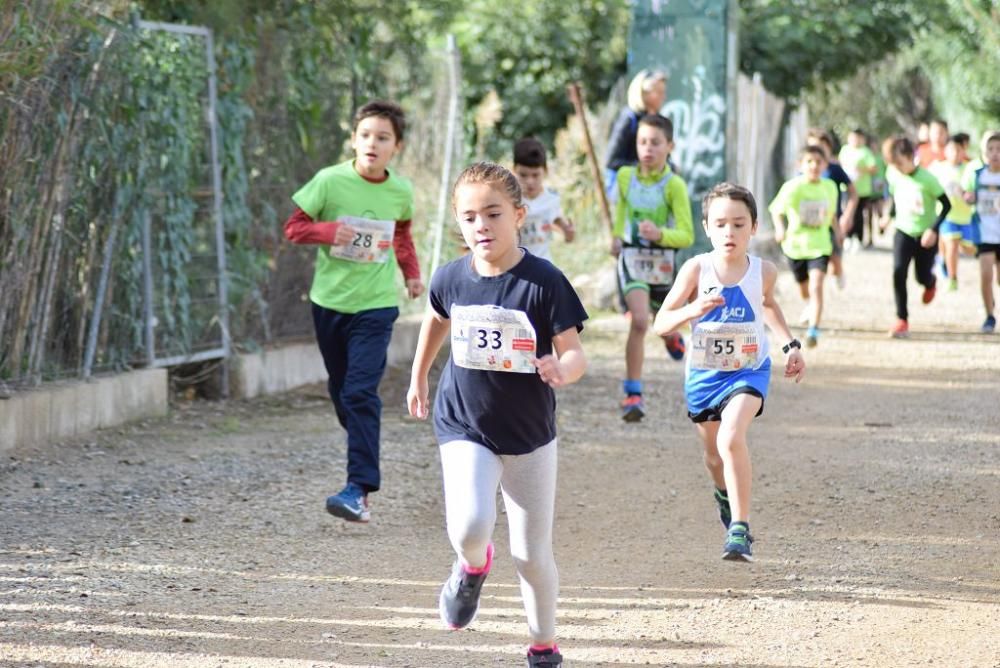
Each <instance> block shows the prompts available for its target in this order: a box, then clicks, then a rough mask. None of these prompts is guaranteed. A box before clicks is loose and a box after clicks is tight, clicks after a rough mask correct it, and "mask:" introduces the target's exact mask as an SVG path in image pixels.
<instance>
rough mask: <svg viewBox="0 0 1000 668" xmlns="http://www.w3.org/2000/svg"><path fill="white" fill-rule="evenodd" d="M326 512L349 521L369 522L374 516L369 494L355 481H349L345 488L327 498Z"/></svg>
mask: <svg viewBox="0 0 1000 668" xmlns="http://www.w3.org/2000/svg"><path fill="white" fill-rule="evenodd" d="M326 512H328V513H330V514H331V515H335V516H336V517H339V518H341V519H345V520H347V521H348V522H367V521H369V520H370V519H371V518H372V514H371V511H370V510H369V509H368V495H367V494H365V490H363V489H361V486H360V485H356V484H354V483H353V482H349V483H347V486H346V487H344V489H342V490H340V491H339V492H337V493H336V494H334V495H333V496H331V497H328V498H327V500H326Z"/></svg>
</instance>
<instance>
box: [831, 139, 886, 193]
mask: <svg viewBox="0 0 1000 668" xmlns="http://www.w3.org/2000/svg"><path fill="white" fill-rule="evenodd" d="M838 157H839V159H840V165H841V167H843V168H844V171H845V172H847V175H848V176H849V177H851V181H853V182H854V187H855V189H857V191H858V197H871V196H872V172H871V168H872V167H876V166H877V162H876V160H875V154H874V153H872V150H871V149H870V148H868V147H867V146H858V147H854V146H851V145H850V144H844V146H843V148H841V149H840V155H839V156H838Z"/></svg>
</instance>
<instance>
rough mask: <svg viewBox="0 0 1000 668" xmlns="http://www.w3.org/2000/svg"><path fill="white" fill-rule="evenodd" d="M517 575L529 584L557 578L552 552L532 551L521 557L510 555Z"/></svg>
mask: <svg viewBox="0 0 1000 668" xmlns="http://www.w3.org/2000/svg"><path fill="white" fill-rule="evenodd" d="M512 559H513V561H514V568H515V569H517V574H518V575H520V576H521V577H522V578H524V579H525V580H527V581H528V582H529V583H531V584H537V583H540V582H542V581H543V580H550V579H552V578H557V577H558V571H557V570H556V562H555V558H554V557H553V556H552V550H547V551H546V550H533V551H532V552H531V553H528V554H523V555H517V554H515V555H512Z"/></svg>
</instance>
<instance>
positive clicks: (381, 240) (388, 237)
mask: <svg viewBox="0 0 1000 668" xmlns="http://www.w3.org/2000/svg"><path fill="white" fill-rule="evenodd" d="M338 220H339V221H340V222H341V223H343V224H345V225H348V226H350V227H352V228H354V238H353V239H351V241H350V243H347V244H344V245H343V246H330V257H339V258H341V259H343V260H350V261H351V262H375V263H379V264H382V263H384V262H385V261H386V260H388V259H389V249H390V248H392V237H393V235H395V233H396V221H394V220H372V219H370V218H356V217H354V216H341V217H340V218H338Z"/></svg>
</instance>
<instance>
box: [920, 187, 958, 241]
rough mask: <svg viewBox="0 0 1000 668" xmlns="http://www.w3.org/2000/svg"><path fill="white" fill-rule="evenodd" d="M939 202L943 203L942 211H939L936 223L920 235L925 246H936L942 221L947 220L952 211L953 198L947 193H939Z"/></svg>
mask: <svg viewBox="0 0 1000 668" xmlns="http://www.w3.org/2000/svg"><path fill="white" fill-rule="evenodd" d="M938 202H940V203H941V211H939V212H938V215H937V219H935V221H934V225H933V226H931V227H928V228H927V229H926V230H924V233H923V234H921V235H920V245H921V246H923V247H924V248H934V245H935V244H936V243H937V236H938V230H939V229H940V228H941V223H943V222H944V221H945V218H947V217H948V212H949V211H951V200H949V199H948V195H947V194H946V193H941V194H940V195H938Z"/></svg>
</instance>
